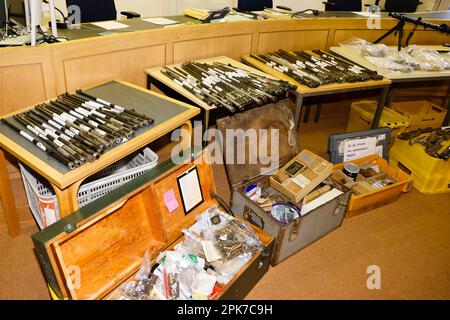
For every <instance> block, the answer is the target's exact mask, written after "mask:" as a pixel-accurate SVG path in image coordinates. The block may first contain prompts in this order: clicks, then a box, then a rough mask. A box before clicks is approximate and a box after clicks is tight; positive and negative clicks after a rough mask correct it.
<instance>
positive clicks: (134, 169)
mask: <svg viewBox="0 0 450 320" xmlns="http://www.w3.org/2000/svg"><path fill="white" fill-rule="evenodd" d="M157 163H158V155H157V154H156V153H154V152H153V151H152V150H150V148H145V149H144V150H143V151H142V153H139V154H138V155H136V156H135V157H133V158H132V159H131V160H128V161H119V162H117V163H114V164H112V165H110V166H109V167H106V168H105V169H103V170H102V171H100V172H98V173H97V174H95V175H94V178H95V179H96V180H94V181H91V182H89V183H86V184H82V185H81V186H80V189H79V190H78V206H79V207H80V208H81V207H83V206H85V205H87V204H88V203H90V202H92V201H94V200H96V199H98V198H100V197H103V196H104V195H106V194H107V193H109V192H111V191H113V190H114V189H117V188H118V187H120V186H121V185H123V184H125V183H127V182H128V181H130V180H133V179H134V178H136V177H138V176H140V175H142V174H144V173H145V172H147V171H148V170H150V169H151V168H154V167H155V166H156V165H157ZM90 180H92V178H91V179H90Z"/></svg>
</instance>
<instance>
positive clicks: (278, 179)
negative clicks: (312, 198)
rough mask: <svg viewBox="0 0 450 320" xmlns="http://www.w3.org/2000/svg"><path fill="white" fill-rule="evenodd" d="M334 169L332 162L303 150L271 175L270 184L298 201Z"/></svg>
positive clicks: (292, 199)
mask: <svg viewBox="0 0 450 320" xmlns="http://www.w3.org/2000/svg"><path fill="white" fill-rule="evenodd" d="M332 171H333V165H332V164H331V163H329V162H328V161H326V160H324V159H322V158H321V157H319V156H318V155H316V154H314V153H312V152H311V151H309V150H303V151H302V152H301V153H300V154H299V155H297V156H296V157H295V158H293V159H292V160H291V161H289V162H288V163H287V164H286V165H285V166H284V167H282V168H281V169H280V170H279V171H278V172H277V173H276V174H274V175H273V176H271V177H270V185H271V186H272V187H273V188H275V189H276V190H278V191H280V192H281V193H283V194H284V195H286V196H287V197H288V198H289V199H290V200H291V201H293V202H295V203H298V202H300V200H302V199H303V198H304V197H305V196H306V195H307V194H308V193H310V192H311V191H313V190H314V188H316V187H317V186H318V185H319V184H320V183H321V182H322V181H323V180H325V179H326V178H327V177H328V176H329V175H330V174H331V172H332ZM300 178H301V179H300ZM300 180H301V181H300ZM294 181H298V182H294Z"/></svg>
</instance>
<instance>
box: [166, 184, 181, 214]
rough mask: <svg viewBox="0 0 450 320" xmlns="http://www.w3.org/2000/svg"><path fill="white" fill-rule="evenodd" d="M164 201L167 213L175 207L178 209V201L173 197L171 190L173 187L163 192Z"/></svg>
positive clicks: (173, 193)
mask: <svg viewBox="0 0 450 320" xmlns="http://www.w3.org/2000/svg"><path fill="white" fill-rule="evenodd" d="M164 203H165V204H166V207H167V210H169V213H172V212H174V211H175V210H176V209H178V201H177V199H176V198H175V192H174V191H173V189H170V190H169V191H167V192H166V193H164Z"/></svg>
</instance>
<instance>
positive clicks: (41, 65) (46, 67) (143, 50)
mask: <svg viewBox="0 0 450 320" xmlns="http://www.w3.org/2000/svg"><path fill="white" fill-rule="evenodd" d="M435 23H440V22H439V21H435ZM394 25H395V21H394V20H390V19H382V23H381V29H380V30H370V29H368V27H367V20H366V19H304V20H301V19H298V20H283V21H249V22H233V23H223V24H210V25H193V26H181V27H174V28H162V29H156V30H148V31H136V32H127V33H120V34H113V35H110V36H102V37H100V36H99V37H96V38H87V39H82V40H75V41H69V42H64V43H59V44H53V45H43V46H40V47H36V48H25V47H24V48H1V49H0V115H3V114H6V113H8V112H11V111H14V110H16V109H20V108H23V107H26V106H29V105H33V104H36V103H39V102H41V101H44V100H47V99H51V98H53V97H55V96H56V95H58V94H61V93H64V92H66V91H73V90H75V89H79V88H87V87H91V86H94V85H95V84H97V83H99V82H104V81H108V80H113V79H117V80H125V81H128V82H131V83H134V84H136V85H139V86H145V82H146V75H145V73H144V69H145V68H149V67H155V66H162V65H165V64H171V63H179V62H183V61H186V60H189V59H199V58H207V57H212V56H217V55H226V56H229V57H231V58H234V59H239V58H240V56H241V55H242V54H249V53H261V52H266V51H270V50H275V49H280V48H282V49H286V50H293V49H325V48H328V47H330V46H332V45H337V44H339V43H340V42H342V41H345V40H347V39H349V38H350V37H352V36H356V37H360V38H364V39H367V40H369V41H373V40H375V39H376V38H378V37H379V36H380V35H382V34H383V33H385V32H386V31H387V30H388V29H390V28H391V27H392V26H394ZM409 29H410V26H407V30H409ZM445 40H447V41H448V40H449V39H448V37H446V35H443V34H438V33H436V32H432V31H417V32H416V34H415V36H414V37H413V38H412V41H411V43H417V44H442V43H443V42H444V41H445ZM385 43H387V44H395V43H396V39H395V37H394V36H390V37H389V38H387V39H386V40H385ZM330 109H333V110H336V108H329V109H328V110H330ZM341 109H342V108H341ZM324 110H325V111H324V113H326V112H327V111H326V110H327V108H324ZM9 168H10V177H11V179H12V181H13V186H14V190H15V198H16V203H17V205H18V208H19V212H20V215H21V218H22V219H25V218H26V217H28V218H31V216H30V214H29V212H28V209H27V204H26V198H25V196H24V193H23V186H22V182H21V177H20V174H19V173H18V172H17V168H16V166H15V165H12V164H11V165H10V166H9ZM3 223H4V220H3V212H2V209H1V206H0V225H1V224H3Z"/></svg>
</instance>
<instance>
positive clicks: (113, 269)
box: [33, 157, 217, 299]
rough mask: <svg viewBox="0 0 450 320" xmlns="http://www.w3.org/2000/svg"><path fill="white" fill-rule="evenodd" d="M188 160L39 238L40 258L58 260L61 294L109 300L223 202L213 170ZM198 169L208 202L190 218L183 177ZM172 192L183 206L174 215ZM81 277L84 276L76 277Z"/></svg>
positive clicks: (82, 211) (166, 164)
mask: <svg viewBox="0 0 450 320" xmlns="http://www.w3.org/2000/svg"><path fill="white" fill-rule="evenodd" d="M188 158H189V160H186V161H185V162H184V163H183V164H180V165H176V164H174V163H173V162H172V161H171V160H168V161H166V162H164V163H161V164H160V165H158V166H156V167H155V168H154V169H152V170H150V171H149V172H148V173H146V174H144V175H142V176H140V177H138V178H136V179H134V180H132V181H131V182H129V183H127V184H125V185H124V186H122V187H120V188H119V189H116V190H114V191H113V192H111V193H109V194H108V195H106V196H105V197H103V198H101V199H98V200H97V201H94V202H93V203H91V204H89V205H87V206H86V207H83V208H82V209H80V210H79V211H77V212H75V213H73V214H71V215H69V216H67V217H65V218H63V219H61V220H59V221H57V222H56V223H54V224H52V225H51V226H49V227H47V228H45V229H44V230H42V231H40V232H38V233H37V234H35V235H33V241H34V244H35V247H36V251H37V253H38V256H39V255H45V254H47V255H48V257H47V258H49V260H50V261H51V262H52V268H53V270H54V271H55V276H56V278H57V279H56V280H57V282H58V284H59V287H60V289H61V291H62V292H59V293H58V292H57V295H58V296H63V297H70V298H73V299H99V298H102V297H104V296H105V295H107V294H108V293H109V292H110V291H112V290H113V289H115V288H116V287H117V286H118V285H120V284H121V283H122V282H123V281H124V280H125V279H127V278H129V277H130V276H131V275H132V274H133V273H135V272H136V271H137V270H138V269H139V267H140V266H141V263H142V257H143V256H144V254H145V251H146V250H149V252H150V253H152V254H153V255H154V256H156V255H157V254H158V253H159V252H160V251H162V250H164V248H166V247H168V246H169V245H170V244H171V243H173V242H174V241H176V240H177V239H178V238H180V237H181V236H182V229H184V228H187V227H189V226H191V225H192V224H193V223H194V222H195V216H196V215H198V214H199V213H201V212H203V211H204V210H206V209H207V208H209V207H211V206H213V205H215V204H217V201H216V200H215V199H213V198H212V197H211V192H215V185H214V178H213V175H212V169H211V166H210V165H209V164H208V163H205V162H201V163H200V161H199V162H198V163H197V161H196V162H195V163H194V162H192V161H191V160H192V158H190V157H188ZM196 158H197V157H196ZM194 166H195V167H197V171H198V176H199V179H200V185H201V189H202V192H203V203H201V204H200V205H199V206H198V207H196V208H195V209H193V210H192V211H191V212H190V213H188V214H185V212H184V209H183V206H182V202H181V201H182V200H181V196H180V192H179V190H178V186H177V177H178V176H179V175H181V174H182V173H184V172H186V171H187V170H189V169H191V168H192V167H194ZM166 192H170V193H172V192H173V194H174V198H175V199H176V201H177V202H178V208H176V209H175V210H173V211H172V212H169V209H168V208H167V206H166V205H165V202H164V200H163V199H164V194H165V193H166ZM40 259H41V257H40ZM41 260H42V259H41ZM44 272H45V270H44ZM77 273H78V275H79V277H78V278H74V277H71V276H72V275H74V274H77ZM69 279H71V280H69ZM47 280H49V279H47ZM77 281H78V283H77ZM49 282H51V281H49ZM67 283H72V284H73V286H68V285H67ZM52 289H53V290H55V289H56V288H52Z"/></svg>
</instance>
